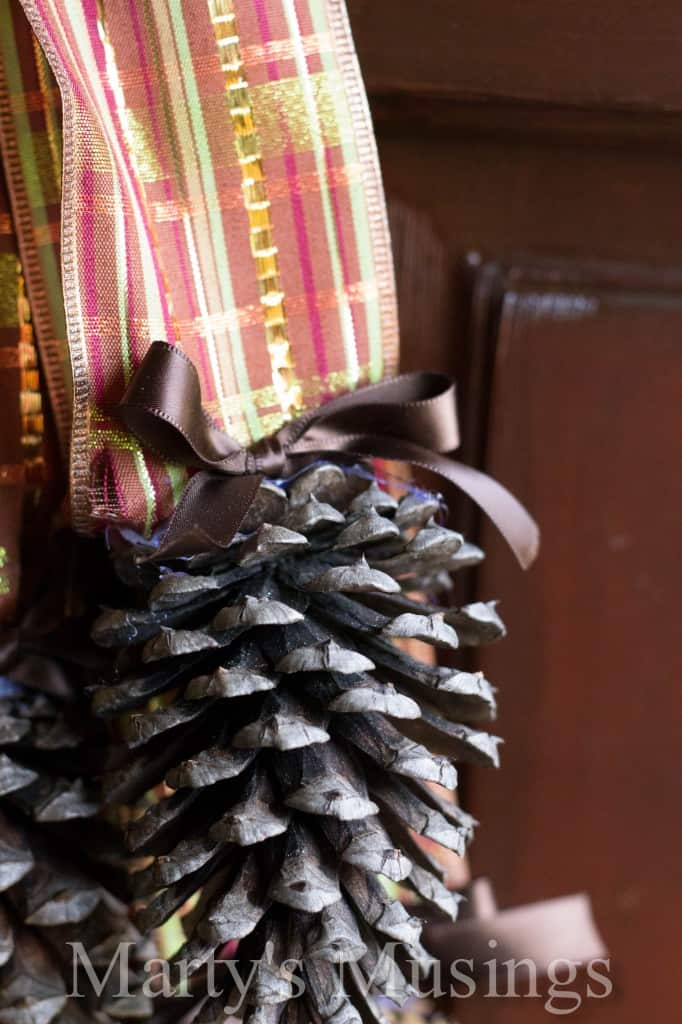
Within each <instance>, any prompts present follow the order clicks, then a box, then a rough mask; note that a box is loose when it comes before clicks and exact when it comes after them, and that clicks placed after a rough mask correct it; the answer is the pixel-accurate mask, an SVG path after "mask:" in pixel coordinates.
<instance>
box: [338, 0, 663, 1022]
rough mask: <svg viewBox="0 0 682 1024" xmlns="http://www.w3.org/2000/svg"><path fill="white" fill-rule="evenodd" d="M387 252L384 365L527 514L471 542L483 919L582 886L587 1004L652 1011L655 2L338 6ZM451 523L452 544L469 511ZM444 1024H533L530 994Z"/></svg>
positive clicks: (592, 1013)
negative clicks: (388, 328) (538, 545)
mask: <svg viewBox="0 0 682 1024" xmlns="http://www.w3.org/2000/svg"><path fill="white" fill-rule="evenodd" d="M350 10H351V18H352V21H353V28H354V31H355V34H356V41H357V44H358V48H359V52H360V59H361V64H362V67H363V70H364V72H365V75H366V79H367V84H368V87H369V91H370V97H371V102H372V107H373V111H374V116H375V121H376V127H377V133H378V137H379V149H380V156H381V159H382V166H383V171H384V177H385V181H386V187H387V191H388V194H389V196H390V199H391V212H392V223H393V226H394V230H395V238H396V245H397V258H398V281H399V298H400V303H401V313H402V319H403V327H404V335H403V364H404V367H405V368H406V369H417V368H426V367H428V368H434V369H441V370H445V371H447V372H451V373H456V374H457V377H458V380H459V387H460V394H461V398H462V402H463V419H464V425H465V438H466V440H465V454H466V455H467V457H468V458H470V459H471V460H472V461H474V462H477V463H479V464H483V465H485V466H486V467H487V468H488V469H489V470H490V471H491V472H492V473H493V474H494V475H495V476H497V477H498V478H499V479H501V480H502V481H504V482H505V483H508V484H509V485H510V486H511V487H512V488H513V489H514V490H515V491H516V493H517V494H519V496H520V497H522V498H523V499H524V500H525V501H526V502H527V503H528V504H529V506H530V507H531V509H532V510H533V512H534V513H535V514H536V516H537V517H538V519H539V520H540V523H541V526H542V529H543V536H544V544H543V551H542V555H541V560H540V562H539V563H538V565H537V567H536V568H535V569H533V570H532V571H531V573H529V574H528V575H527V576H523V575H522V574H521V573H520V572H519V571H518V570H517V568H516V566H515V565H514V563H513V561H512V558H511V556H510V555H509V554H508V553H507V551H506V550H505V549H504V547H503V545H502V544H501V542H500V541H499V540H498V539H497V537H495V536H494V535H493V533H492V532H491V531H490V530H488V529H487V528H485V527H483V533H482V540H483V542H484V546H485V547H486V548H487V550H488V553H489V555H488V560H487V562H486V565H485V568H484V569H483V570H482V571H481V572H479V574H478V577H477V579H476V581H475V584H474V586H475V590H476V593H478V594H480V595H481V596H485V597H488V596H491V595H496V596H499V597H500V598H501V599H502V611H503V615H504V617H505V619H506V621H507V624H508V626H509V629H510V636H509V638H508V639H507V640H506V641H505V642H504V643H502V644H501V645H499V646H498V647H496V648H494V649H492V650H490V651H489V652H487V653H486V655H485V657H482V658H481V659H480V660H479V665H480V667H481V668H483V669H484V670H485V672H486V674H487V675H488V676H489V677H490V678H491V679H492V680H493V681H494V682H496V683H497V684H498V685H499V687H500V704H501V715H500V722H499V731H500V732H501V733H502V734H503V735H504V736H505V739H506V745H505V748H504V750H503V767H502V770H501V772H500V773H499V774H496V775H491V774H486V773H485V772H484V771H482V770H477V771H475V772H472V773H469V774H468V776H467V777H466V779H465V782H464V786H463V789H464V799H465V803H466V805H467V806H468V809H470V810H471V811H473V813H475V814H476V816H477V817H479V818H480V819H481V822H482V825H481V828H480V829H479V833H478V837H477V839H476V842H475V844H474V846H473V849H472V862H473V867H474V870H475V872H477V873H488V874H490V875H491V876H492V877H493V878H494V879H495V881H496V886H497V894H498V898H499V901H500V903H501V904H502V905H507V904H513V903H518V902H525V901H529V900H535V899H541V898H544V897H549V896H556V895H562V894H564V893H568V892H572V891H576V890H587V891H589V892H590V893H591V895H592V897H593V900H594V906H595V914H596V917H597V921H598V924H599V926H600V928H601V931H602V933H603V935H604V938H605V940H606V942H607V944H608V946H609V949H610V951H611V954H612V962H613V969H612V977H613V980H614V982H615V984H616V993H615V994H614V996H613V997H611V998H609V999H607V1000H603V1001H593V1002H586V1003H585V1005H584V1006H583V1007H582V1008H581V1009H580V1011H579V1012H578V1013H576V1014H574V1015H573V1016H575V1017H578V1019H580V1020H586V1021H588V1020H589V1021H591V1020H595V1021H596V1020H599V1021H601V1022H604V1024H606V1022H610V1021H614V1022H615V1021H618V1022H619V1024H639V1022H640V1021H641V1019H642V1017H643V1015H644V1014H645V1013H646V1014H648V1016H649V1017H651V1016H652V1014H653V1019H654V1020H662V1021H663V1020H666V1021H667V1020H672V1019H676V1017H677V1016H678V1014H679V1009H678V1001H679V1000H678V997H679V995H680V983H679V970H678V967H677V950H678V948H679V941H678V928H677V916H678V911H679V907H680V903H681V900H680V896H681V895H682V891H681V886H680V881H681V871H680V861H681V854H682V836H681V834H680V804H681V799H680V798H681V795H682V793H681V787H680V768H679V765H678V758H679V751H680V747H681V740H682V713H681V706H682V702H681V701H680V697H679V692H678V688H679V680H680V677H681V671H680V670H681V669H682V664H681V656H680V649H681V646H682V645H681V644H680V640H679V633H680V630H679V627H678V622H677V618H678V610H679V607H680V587H679V581H680V578H681V577H682V565H681V564H680V561H681V559H680V531H679V519H680V497H681V495H680V461H681V460H680V455H681V445H680V428H681V414H680V409H681V407H682V401H681V399H682V7H681V6H680V5H679V3H674V2H672V0H666V2H663V0H653V2H652V3H650V4H623V3H621V2H615V0H605V2H603V3H601V4H598V5H585V4H583V5H580V4H576V3H575V2H573V0H557V2H554V3H551V4H549V3H546V2H543V0H525V2H524V3H511V4H510V3H503V2H501V0H478V2H477V3H475V4H468V5H465V4H460V3H458V2H457V0H433V2H431V3H417V2H415V0H399V2H388V0H350ZM460 515H461V517H462V520H463V521H464V522H465V524H466V525H467V527H469V528H470V529H472V530H476V528H477V522H476V517H475V516H473V515H472V514H471V512H470V510H469V511H467V510H465V509H464V508H462V509H461V512H460ZM459 1015H460V1016H461V1019H462V1020H463V1021H472V1022H475V1021H494V1022H497V1021H504V1022H507V1021H509V1022H510V1024H511V1022H514V1021H516V1020H519V1021H529V1022H530V1021H532V1020H538V1021H539V1020H540V1019H546V1014H545V1013H544V1011H543V1010H542V1007H541V1005H539V1004H538V1002H537V1001H532V1000H515V1001H514V1000H505V1001H504V1002H503V1004H502V1005H500V1004H499V1003H498V1002H497V1001H494V1000H492V1001H488V1002H487V1004H476V1005H473V1004H472V1005H462V1006H461V1008H460V1014H459Z"/></svg>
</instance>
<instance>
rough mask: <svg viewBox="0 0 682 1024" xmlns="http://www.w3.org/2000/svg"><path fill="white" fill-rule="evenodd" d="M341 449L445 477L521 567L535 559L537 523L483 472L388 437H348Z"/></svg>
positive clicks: (538, 545)
mask: <svg viewBox="0 0 682 1024" xmlns="http://www.w3.org/2000/svg"><path fill="white" fill-rule="evenodd" d="M338 450H339V449H337V453H338ZM341 450H342V451H343V452H344V454H346V455H355V456H358V457H359V458H367V457H369V458H378V459H390V460H392V461H394V462H409V463H411V464H412V465H413V466H419V467H420V468H422V469H427V470H429V471H430V472H431V473H435V474H436V475H437V476H440V477H443V478H444V479H446V480H449V481H450V483H452V484H454V485H455V487H459V489H460V490H461V491H464V493H465V494H467V495H468V496H469V497H470V498H471V499H472V500H473V501H475V502H476V504H477V505H478V507H479V508H480V509H481V510H482V511H483V512H485V514H486V515H487V516H488V518H489V519H490V520H491V521H492V522H493V523H494V524H495V526H496V527H497V529H498V530H499V531H500V533H501V534H502V536H503V537H504V539H505V540H506V542H507V544H508V545H509V547H510V548H511V549H512V551H513V552H514V555H515V556H516V559H517V561H518V562H519V564H520V565H521V567H522V568H523V569H528V568H529V567H530V566H531V565H532V564H533V562H534V561H535V558H536V557H537V553H538V550H539V548H540V530H539V528H538V525H537V523H536V522H535V520H534V519H533V517H532V516H531V515H530V514H529V513H528V512H527V511H526V509H525V508H524V507H523V505H522V504H521V502H520V501H517V499H516V498H515V497H514V495H513V494H511V493H510V492H509V491H508V490H507V488H506V487H503V486H502V484H498V482H497V481H496V480H493V479H492V477H490V476H488V475H487V474H486V473H482V472H481V471H480V470H478V469H473V467H472V466H467V465H465V464H464V463H463V462H457V461H456V460H455V459H451V458H450V457H449V456H447V455H440V454H439V453H438V452H432V451H429V449H428V448H422V446H421V445H417V444H412V443H411V442H409V441H402V440H401V441H395V440H393V438H390V437H381V436H379V437H371V438H367V440H366V441H365V439H364V438H363V437H358V436H356V437H352V438H349V439H348V443H347V445H344V446H343V448H342V449H341Z"/></svg>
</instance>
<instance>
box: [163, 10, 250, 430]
mask: <svg viewBox="0 0 682 1024" xmlns="http://www.w3.org/2000/svg"><path fill="white" fill-rule="evenodd" d="M168 9H169V12H170V16H171V19H172V22H173V31H174V35H175V44H176V46H177V49H178V56H179V58H180V67H181V70H182V76H183V81H184V84H185V94H186V96H187V106H188V109H189V115H190V119H191V122H192V131H193V136H194V142H195V146H196V154H197V157H198V160H199V168H200V173H201V180H202V184H203V189H204V193H205V195H206V208H207V210H208V217H209V222H210V226H211V240H212V243H213V251H214V255H215V258H216V265H217V269H218V279H219V282H220V292H221V299H222V302H223V308H224V309H229V310H233V309H235V305H236V303H235V298H234V291H233V289H232V277H231V275H230V267H229V261H228V255H227V247H226V245H225V233H224V230H223V219H222V214H221V210H220V203H219V199H218V187H217V184H216V179H215V174H214V171H213V163H212V157H211V150H210V146H209V142H208V135H207V133H206V125H205V122H204V115H203V110H202V107H201V97H200V95H199V90H198V87H197V82H196V77H195V75H194V64H193V62H192V54H191V51H190V47H189V40H188V38H187V31H186V29H185V22H184V18H183V13H182V3H181V2H179V0H175V2H173V0H170V2H169V4H168ZM225 131H226V132H227V131H229V127H228V124H227V116H226V117H225ZM228 333H229V334H230V346H231V352H232V360H233V364H234V369H235V376H236V378H237V386H238V388H239V392H240V395H241V399H242V408H243V410H244V415H245V417H246V422H247V425H248V428H249V433H250V434H251V437H252V439H253V440H258V439H259V438H261V437H262V436H263V429H262V427H261V424H260V420H259V418H258V413H257V411H256V407H255V404H254V402H253V397H252V395H251V384H250V382H249V374H248V369H247V365H246V359H245V356H244V346H243V344H242V337H241V330H240V327H239V324H238V323H237V322H236V321H235V322H234V324H233V325H230V326H228Z"/></svg>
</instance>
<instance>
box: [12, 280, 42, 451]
mask: <svg viewBox="0 0 682 1024" xmlns="http://www.w3.org/2000/svg"><path fill="white" fill-rule="evenodd" d="M17 320H18V323H19V346H18V349H17V351H18V356H19V366H20V369H21V385H20V391H19V409H20V413H21V444H22V447H23V449H24V460H25V462H30V463H31V466H32V469H33V470H35V469H36V467H37V465H38V464H40V465H41V466H42V460H41V456H40V449H41V447H42V443H43V434H44V431H45V423H44V419H43V400H42V396H41V393H40V376H39V373H38V353H37V351H36V346H35V339H34V336H33V324H32V323H31V306H30V304H29V301H28V298H27V296H26V283H25V281H24V274H23V270H22V267H21V263H19V262H18V261H17Z"/></svg>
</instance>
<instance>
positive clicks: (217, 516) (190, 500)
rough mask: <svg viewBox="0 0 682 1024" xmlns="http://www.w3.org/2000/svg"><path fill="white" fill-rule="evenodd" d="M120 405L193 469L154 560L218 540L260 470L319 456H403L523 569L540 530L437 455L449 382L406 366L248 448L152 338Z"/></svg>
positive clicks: (243, 506)
mask: <svg viewBox="0 0 682 1024" xmlns="http://www.w3.org/2000/svg"><path fill="white" fill-rule="evenodd" d="M118 412H119V415H120V417H121V419H122V420H123V422H124V423H125V425H126V426H127V428H128V429H129V430H130V431H131V433H133V434H134V435H135V437H137V439H138V440H139V441H141V442H142V444H144V445H146V446H147V447H149V448H151V449H153V450H154V451H156V452H157V454H159V455H161V456H162V457H163V458H164V459H165V460H167V461H169V462H179V463H182V464H183V465H185V466H190V467H193V468H195V469H198V470H199V472H197V473H195V474H194V476H192V477H191V479H190V480H189V482H188V484H187V486H186V487H185V490H184V492H183V494H182V497H181V498H180V501H179V503H178V506H177V508H176V509H175V512H174V513H173V515H172V517H171V519H170V522H169V524H168V528H167V530H166V532H165V534H164V536H163V539H162V542H161V546H160V548H159V550H158V551H157V552H156V554H155V556H154V557H155V558H159V557H161V556H164V557H171V556H176V555H187V554H194V553H196V552H198V551H202V550H204V551H205V550H207V549H209V550H210V549H214V548H216V547H218V548H222V547H226V546H227V545H228V544H229V543H230V541H231V540H232V538H233V537H234V535H235V534H236V533H237V531H238V529H239V527H240V525H241V523H242V521H243V519H244V517H245V515H246V513H247V512H248V510H249V507H250V505H251V503H252V501H253V499H254V497H255V495H256V491H257V490H258V487H259V485H260V482H261V480H262V479H263V478H264V477H266V476H267V477H272V478H284V477H288V476H291V475H292V474H293V473H295V472H296V471H297V470H299V469H301V468H302V467H303V466H305V465H306V464H308V463H310V462H314V461H315V460H316V459H318V458H322V457H325V456H326V457H332V458H333V457H334V456H336V457H337V458H338V457H339V456H341V457H342V458H344V459H345V460H348V459H349V458H354V459H363V458H378V459H389V460H391V461H401V462H409V463H412V464H413V465H416V466H420V467H422V468H423V469H427V470H430V471H431V472H432V473H435V474H437V475H438V476H440V477H443V478H444V479H446V480H449V481H450V482H451V483H453V484H455V485H456V486H457V487H459V488H461V489H462V490H463V491H464V492H465V493H466V494H468V495H469V497H471V498H472V499H473V500H474V501H475V502H476V503H477V504H478V505H479V506H480V507H481V508H482V509H483V511H484V512H485V513H486V514H487V515H488V516H489V517H490V519H492V521H493V522H494V523H495V525H496V526H497V528H498V529H499V530H500V532H501V533H502V535H503V536H504V537H505V539H506V541H507V543H508V544H509V546H510V547H511V549H512V551H513V552H514V554H515V555H516V557H517V558H518V560H519V562H520V563H521V565H522V566H523V568H524V569H525V568H527V567H528V566H529V565H530V564H531V562H532V561H533V559H534V558H535V556H536V554H537V550H538V544H539V533H538V528H537V526H536V524H535V522H534V521H533V519H532V518H531V517H530V516H529V514H528V513H527V512H526V510H525V509H524V507H523V506H522V505H521V504H520V503H519V502H518V501H517V500H516V498H514V497H513V495H511V494H510V493H509V491H507V490H505V488H504V487H502V486H501V485H500V484H498V483H496V482H495V481H494V480H492V479H491V478H490V477H489V476H486V475H485V474H484V473H480V472H479V471H478V470H475V469H472V468H471V467H470V466H465V465H464V464H463V463H461V462H455V461H454V460H453V459H451V458H448V457H447V456H446V455H445V454H444V453H446V452H451V451H454V450H455V449H456V448H457V447H458V445H459V431H458V426H457V407H456V399H455V386H454V384H453V382H452V381H451V380H449V379H448V378H447V377H444V376H442V375H440V374H435V373H410V374H405V375H404V376H402V377H392V378H389V379H388V380H384V381H381V382H380V383H378V384H370V385H367V386H366V387H363V388H360V389H359V390H358V391H353V392H351V393H349V394H346V395H342V396H341V397H340V398H335V399H332V400H331V401H330V402H327V403H326V404H325V405H323V406H321V407H320V408H318V409H312V410H310V411H309V412H306V413H304V414H303V415H302V416H300V417H299V418H298V419H296V420H293V421H291V422H289V423H286V424H285V425H284V426H283V427H281V428H280V429H279V430H278V431H277V432H276V433H275V434H273V435H272V436H271V437H267V438H264V439H263V440H261V441H257V442H256V443H255V444H252V445H251V446H250V447H249V448H243V447H242V446H241V445H239V444H237V442H236V441H234V440H233V439H232V438H231V437H229V435H228V434H226V433H224V432H223V431H222V430H219V429H218V428H217V427H216V426H215V425H214V424H213V423H212V422H211V420H210V419H209V418H208V416H207V415H206V414H205V413H204V411H203V409H202V405H201V386H200V383H199V377H198V374H197V372H196V369H195V368H194V365H193V364H192V362H191V361H190V360H189V359H188V358H187V356H185V355H184V354H183V353H182V352H181V351H180V349H178V348H176V347H174V346H173V345H168V344H166V343H165V342H161V341H155V342H154V343H153V344H152V345H151V346H150V348H149V350H148V351H147V354H146V355H145V357H144V359H143V361H142V363H141V364H140V367H139V368H138V370H137V372H136V373H135V376H134V377H133V379H132V381H131V382H130V385H129V387H128V390H127V391H126V393H125V395H124V398H123V401H122V402H121V404H120V405H119V406H118Z"/></svg>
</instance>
